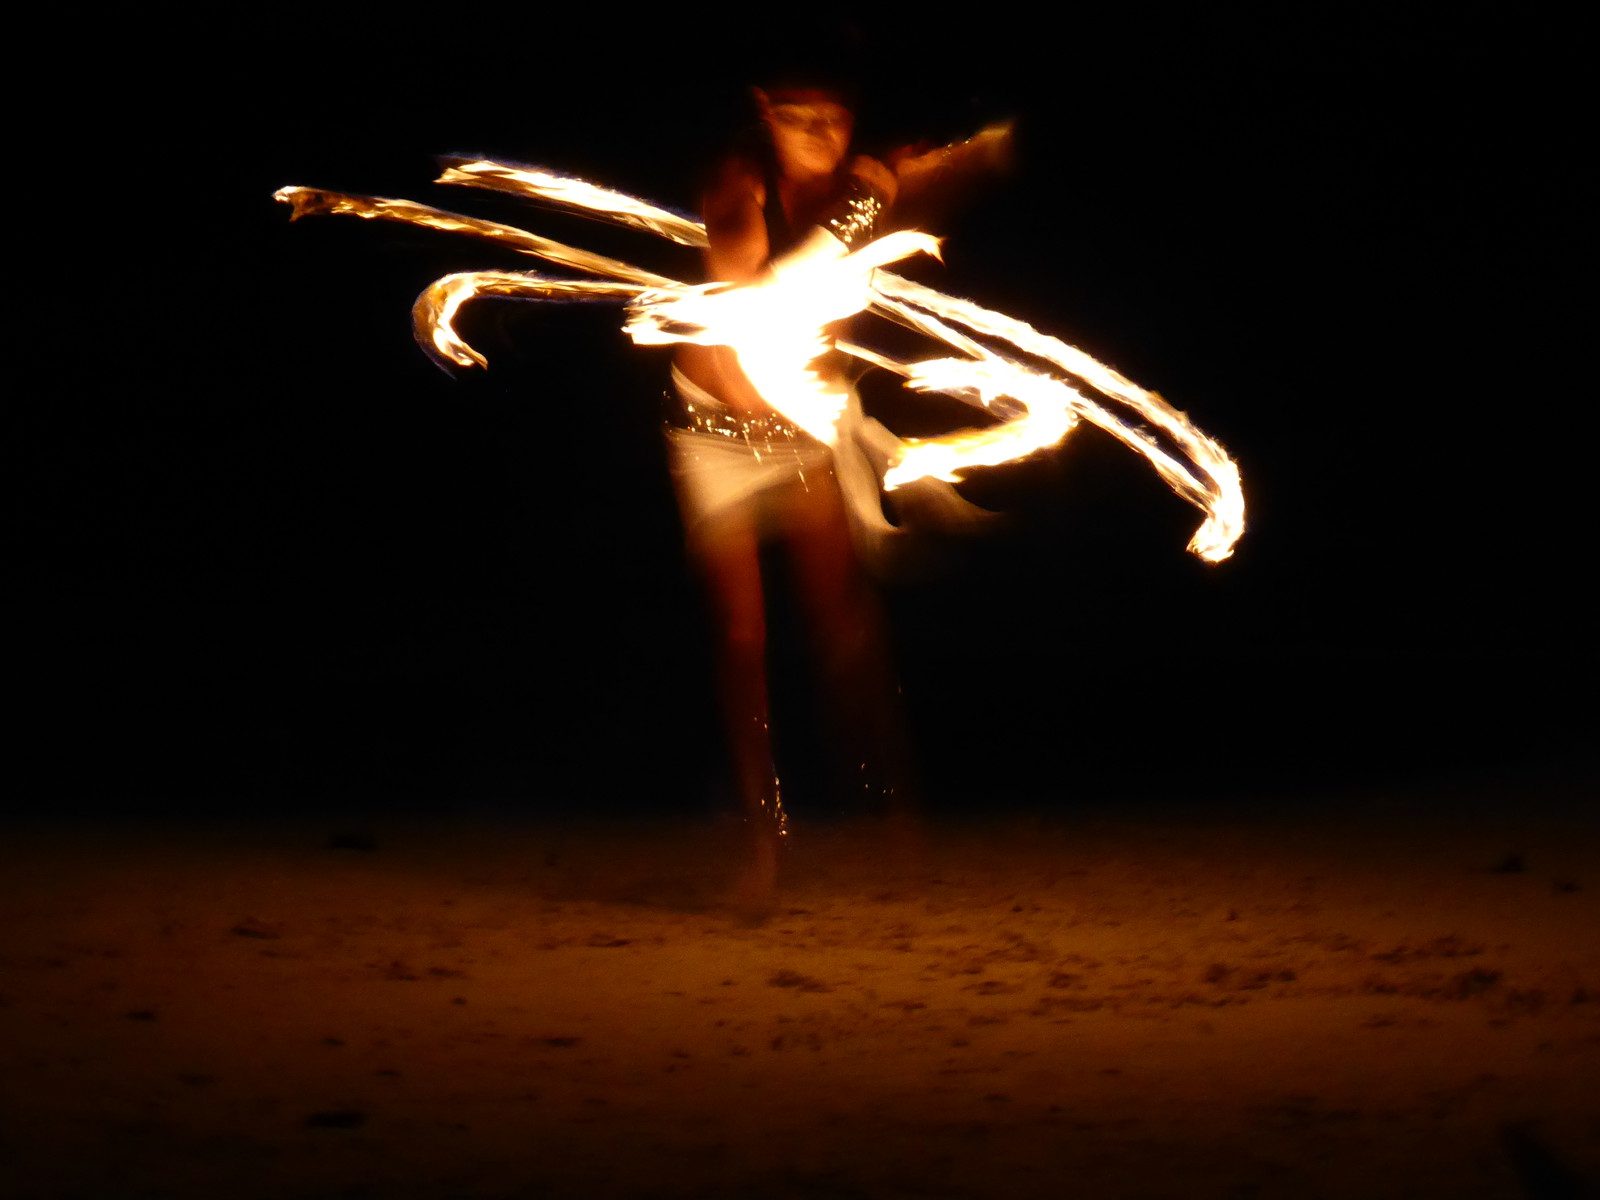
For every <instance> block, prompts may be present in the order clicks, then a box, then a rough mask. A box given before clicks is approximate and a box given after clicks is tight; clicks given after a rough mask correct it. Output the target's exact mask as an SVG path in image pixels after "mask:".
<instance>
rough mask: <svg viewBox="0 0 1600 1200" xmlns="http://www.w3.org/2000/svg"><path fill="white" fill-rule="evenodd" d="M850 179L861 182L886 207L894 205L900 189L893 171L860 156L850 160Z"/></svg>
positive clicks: (873, 159)
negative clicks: (896, 194)
mask: <svg viewBox="0 0 1600 1200" xmlns="http://www.w3.org/2000/svg"><path fill="white" fill-rule="evenodd" d="M850 177H851V178H852V179H856V180H859V181H860V182H861V183H862V185H863V186H865V187H866V189H867V190H868V191H869V192H871V193H872V194H873V195H874V196H876V197H877V198H878V199H879V200H881V201H882V202H883V203H884V204H885V205H889V204H893V203H894V198H895V193H896V192H898V191H899V188H900V184H899V181H898V180H897V179H896V178H895V175H894V172H893V171H891V170H890V169H889V168H888V167H886V166H884V165H883V164H882V163H881V162H879V161H878V160H877V159H875V158H869V157H868V156H867V155H865V154H858V155H856V157H855V158H853V159H851V160H850Z"/></svg>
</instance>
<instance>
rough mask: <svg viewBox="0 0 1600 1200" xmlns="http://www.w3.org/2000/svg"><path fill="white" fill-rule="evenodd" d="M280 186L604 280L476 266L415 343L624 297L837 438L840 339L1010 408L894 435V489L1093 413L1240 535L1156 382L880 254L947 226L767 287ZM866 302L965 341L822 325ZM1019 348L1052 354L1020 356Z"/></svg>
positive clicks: (1008, 452) (965, 467) (292, 193)
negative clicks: (543, 307) (533, 306)
mask: <svg viewBox="0 0 1600 1200" xmlns="http://www.w3.org/2000/svg"><path fill="white" fill-rule="evenodd" d="M438 182H440V183H448V184H459V185H463V186H470V187H479V188H488V189H491V190H495V191H501V192H508V193H510V194H513V195H518V196H522V197H525V198H528V199H532V200H537V201H539V202H541V203H545V204H550V205H556V206H561V207H566V208H572V209H576V210H578V211H581V212H583V213H585V214H587V215H591V216H597V217H601V218H603V219H605V220H608V221H612V222H614V223H617V224H620V225H625V226H628V227H630V228H634V229H641V230H645V231H648V232H651V233H654V234H657V235H659V236H662V237H666V238H669V239H671V240H673V241H676V242H679V243H681V244H684V245H689V246H703V245H704V244H705V230H704V227H703V226H702V225H700V223H699V222H696V221H694V220H692V219H691V218H688V217H685V216H682V215H681V214H678V213H673V212H670V211H668V210H666V209H662V208H659V207H657V206H655V205H652V204H649V203H647V202H645V201H642V200H639V199H636V198H635V197H632V196H626V195H623V194H622V193H619V192H612V191H608V190H606V189H604V188H600V187H596V186H595V185H593V184H590V183H586V182H585V181H583V180H578V179H571V178H567V177H564V176H560V175H556V174H553V173H551V172H548V171H543V170H538V169H535V168H528V167H514V166H507V165H504V164H498V163H491V162H485V161H481V160H474V161H454V162H451V163H449V164H448V165H447V167H446V170H445V172H444V174H443V175H441V176H440V178H439V180H438ZM275 198H276V199H278V200H280V201H282V202H284V203H286V204H289V205H291V206H292V207H293V208H294V216H295V217H302V216H308V215H312V214H316V213H345V214H350V215H354V216H360V217H366V218H378V219H381V220H391V221H403V222H406V223H408V224H414V225H423V226H426V227H428V228H433V229H439V230H443V231H446V232H453V233H467V234H471V235H473V236H476V237H482V238H487V239H489V240H491V241H495V242H498V243H500V244H502V245H504V246H507V247H508V248H510V249H513V250H516V251H517V252H519V253H523V254H531V255H534V256H536V257H539V258H543V259H545V260H547V261H549V262H553V263H557V264H559V265H561V266H564V267H567V268H569V269H572V270H576V271H580V272H583V273H585V274H588V275H593V276H599V277H600V278H599V279H590V280H575V279H559V278H552V277H549V276H544V275H540V274H538V273H536V272H532V271H480V272H467V273H462V274H456V275H450V276H447V277H445V278H444V279H441V280H439V281H438V282H436V283H434V284H432V285H430V286H429V287H428V288H427V289H425V290H424V291H423V293H422V295H421V296H419V297H418V298H417V302H416V304H415V305H414V306H413V309H412V319H413V322H414V327H415V330H416V334H417V340H418V343H419V344H420V345H421V346H422V347H423V349H424V350H426V351H427V352H428V353H429V354H430V355H431V356H432V357H433V358H434V359H435V360H436V361H439V362H440V363H441V364H445V363H448V364H452V365H455V366H459V367H481V366H484V365H486V360H485V358H484V356H483V355H482V354H480V353H478V352H477V351H476V350H474V349H473V348H472V347H471V346H469V345H467V343H466V342H465V340H463V339H462V338H461V337H460V336H459V335H458V334H457V333H456V331H455V329H454V326H453V323H452V322H453V319H454V316H455V314H456V312H457V311H458V310H459V309H460V307H461V305H462V304H464V303H466V302H467V301H468V300H470V299H473V298H475V297H477V296H487V295H493V296H507V297H520V298H533V299H556V298H561V297H574V296H591V297H592V296H616V297H621V298H626V299H629V300H631V301H632V303H631V304H630V306H629V314H628V319H627V323H626V325H625V328H626V330H627V332H628V333H629V335H630V336H631V337H632V338H633V339H634V340H635V341H636V342H639V343H641V344H663V343H670V342H697V343H701V344H708V345H726V346H730V347H732V348H733V349H734V351H735V353H736V354H737V355H738V358H739V362H740V364H741V366H742V367H743V368H744V369H745V372H746V374H747V375H749V377H750V379H751V382H752V383H753V384H755V386H756V388H757V390H759V391H760V393H761V394H762V396H763V397H764V398H765V399H766V400H767V401H768V402H769V403H770V404H771V405H772V406H773V408H775V409H776V410H777V411H779V412H780V413H782V414H783V415H784V416H785V417H787V418H789V419H790V420H791V421H793V422H794V423H795V424H796V425H798V426H799V427H800V428H802V429H804V430H805V431H806V432H807V433H809V434H811V435H812V436H813V437H816V438H817V439H819V440H820V441H823V442H825V443H828V444H830V445H831V444H834V443H835V442H836V440H837V438H838V436H839V422H840V420H841V418H842V416H843V414H844V412H845V408H846V393H845V392H844V391H843V390H842V389H841V388H840V387H839V386H838V385H837V384H834V383H831V382H830V381H829V380H828V379H827V378H826V377H825V376H824V375H822V374H821V373H819V372H818V371H816V370H814V369H813V366H812V364H813V363H814V362H815V360H816V359H817V357H818V356H819V355H820V354H821V353H822V352H823V351H825V350H827V349H829V348H830V347H832V348H835V349H838V350H842V351H843V352H845V353H847V354H851V355H854V356H855V357H857V358H860V359H862V360H864V361H867V362H870V363H872V364H873V365H876V366H880V367H884V368H886V369H888V370H891V371H894V372H896V373H898V374H900V375H901V376H903V377H904V378H905V379H906V382H907V385H908V386H909V387H910V388H912V389H913V390H916V391H921V392H929V391H933V392H941V393H943V394H945V395H949V396H952V397H955V398H957V399H960V400H962V401H964V402H966V403H969V404H972V405H974V406H975V407H978V408H981V409H983V410H985V411H986V412H989V413H991V414H992V415H1003V416H1004V419H1003V420H1001V421H1000V423H999V424H997V425H993V426H990V427H987V428H982V429H975V430H963V431H959V432H956V433H951V434H948V435H945V436H943V437H936V438H925V439H911V440H905V441H901V442H900V444H899V446H898V447H897V448H896V449H895V450H894V452H893V453H891V455H890V467H889V470H888V472H887V474H886V476H885V479H884V485H885V487H888V488H894V487H897V486H899V485H901V484H904V483H908V482H911V481H913V480H916V479H920V478H925V477H928V476H933V477H936V478H940V479H946V480H955V479H959V478H960V477H961V476H962V475H963V473H964V472H966V471H969V470H971V469H973V468H975V467H981V466H994V465H998V464H1000V463H1004V462H1011V461H1013V460H1015V459H1018V458H1022V457H1024V456H1026V455H1028V454H1032V453H1034V452H1036V451H1038V450H1041V449H1044V448H1046V447H1049V446H1053V445H1057V444H1059V443H1060V442H1061V441H1062V440H1063V439H1064V438H1065V437H1067V436H1068V435H1069V434H1070V433H1071V432H1072V430H1073V429H1074V428H1075V427H1076V426H1077V425H1078V424H1079V422H1080V421H1088V422H1089V423H1090V424H1093V425H1096V426H1098V427H1099V428H1101V429H1103V430H1105V431H1106V432H1107V433H1109V434H1111V436H1113V437H1114V438H1116V439H1117V440H1118V441H1120V442H1122V444H1123V445H1125V446H1127V447H1129V448H1130V449H1132V450H1134V451H1136V452H1137V453H1139V454H1141V455H1143V456H1144V458H1145V459H1146V460H1147V461H1148V462H1149V463H1150V465H1151V466H1152V467H1154V468H1155V470H1156V472H1157V473H1158V474H1159V475H1160V476H1161V477H1162V479H1164V480H1165V481H1166V482H1167V485H1168V486H1169V487H1171V488H1172V490H1173V491H1174V492H1176V493H1177V494H1178V495H1179V496H1181V497H1182V498H1183V499H1185V500H1187V501H1188V502H1189V503H1190V504H1193V505H1194V506H1195V507H1196V508H1198V509H1200V510H1201V512H1202V513H1204V514H1205V519H1204V520H1203V522H1202V523H1201V525H1200V527H1199V528H1198V529H1197V530H1196V531H1195V534H1194V536H1193V538H1191V539H1190V542H1189V549H1190V550H1191V551H1192V552H1194V553H1195V554H1197V555H1199V556H1200V557H1201V558H1203V559H1205V560H1207V561H1208V562H1218V561H1221V560H1222V559H1225V558H1227V557H1228V556H1229V555H1230V554H1231V553H1232V552H1233V547H1234V544H1235V543H1236V542H1237V541H1238V540H1239V537H1240V536H1241V535H1242V534H1243V532H1244V495H1243V491H1242V489H1241V486H1240V481H1239V471H1238V468H1237V466H1236V465H1235V464H1234V463H1233V461H1232V460H1231V459H1230V458H1229V457H1228V455H1227V454H1226V452H1225V451H1224V450H1223V449H1222V447H1221V446H1219V445H1218V444H1217V443H1216V442H1215V441H1213V440H1212V439H1211V438H1209V437H1207V436H1206V435H1205V434H1204V433H1202V432H1201V431H1200V430H1199V429H1197V428H1195V426H1194V425H1192V424H1191V423H1190V422H1189V420H1188V418H1187V417H1186V416H1185V415H1184V414H1183V413H1181V412H1179V411H1178V410H1177V409H1175V408H1173V407H1172V405H1170V404H1169V403H1167V401H1166V400H1164V399H1162V397H1161V396H1159V395H1157V394H1156V393H1155V392H1150V391H1146V390H1145V389H1143V388H1141V387H1139V386H1138V385H1137V384H1135V383H1133V382H1132V381H1131V380H1129V379H1127V378H1126V377H1125V376H1123V375H1121V374H1120V373H1118V372H1117V371H1115V370H1113V369H1111V368H1110V367H1107V366H1106V365H1105V364H1103V363H1100V362H1097V361H1096V360H1095V359H1093V358H1091V357H1090V356H1089V355H1087V354H1085V353H1084V352H1083V351H1081V350H1078V349H1076V348H1075V347H1073V346H1070V345H1068V344H1067V343H1065V342H1062V341H1060V340H1059V339H1057V338H1054V337H1050V336H1048V335H1046V334H1042V333H1040V332H1039V331H1038V330H1036V329H1034V328H1033V327H1032V326H1029V325H1027V324H1025V323H1023V322H1021V321H1017V320H1015V319H1013V318H1011V317H1007V316H1005V315H1004V314H1002V313H998V312H994V311H992V310H990V309H986V308H983V307H981V306H979V305H976V304H973V303H972V302H971V301H967V300H961V299H958V298H956V297H952V296H947V295H944V294H943V293H941V292H938V291H935V290H934V289H932V288H929V287H925V286H923V285H921V284H917V283H913V282H911V281H910V280H906V279H902V278H900V277H898V276H895V275H893V274H891V273H889V272H888V271H885V270H882V269H880V268H882V267H883V266H885V265H886V264H888V263H892V262H897V261H899V260H901V259H904V258H907V257H909V256H911V255H913V254H918V253H928V254H937V247H938V243H937V241H936V240H935V239H933V238H931V237H929V236H928V235H926V234H922V233H914V232H899V233H892V234H889V235H888V236H886V237H883V238H879V239H877V240H876V241H874V242H871V243H869V244H868V245H866V246H863V247H862V248H860V249H859V250H857V251H855V252H854V253H851V254H845V253H844V251H843V247H842V245H840V244H839V243H837V242H833V243H832V245H831V246H829V245H827V244H826V243H827V242H828V241H831V239H827V238H826V235H823V239H824V241H823V242H821V243H816V244H813V246H812V251H811V252H810V253H807V254H803V255H801V256H798V257H791V258H790V259H788V260H786V261H785V262H784V263H782V264H780V266H779V267H778V269H776V270H775V271H774V272H773V273H772V274H771V276H770V277H769V278H767V279H765V280H763V281H761V282H760V283H758V284H754V285H751V286H747V287H739V288H734V287H731V286H730V285H727V284H723V283H712V284H704V285H698V286H696V285H690V284H685V283H681V282H679V281H677V280H673V279H668V278H666V277H664V276H660V275H656V274H653V273H652V272H649V271H645V270H641V269H640V268H638V267H634V266H632V265H630V264H628V263H624V262H620V261H618V260H616V259H612V258H608V257H606V256H604V255H599V254H593V253H590V252H589V251H586V250H581V249H577V248H575V247H572V246H567V245H565V244H563V243H560V242H555V241H552V240H550V239H548V238H544V237H541V236H539V235H537V234H532V233H528V232H526V231H524V230H520V229H516V228H514V227H512V226H508V225H502V224H499V223H496V222H493V221H483V220H478V219H476V218H473V217H465V216H460V215H458V214H455V213H448V212H444V211H442V210H440V209H436V208H431V207H429V206H427V205H422V204H415V203H412V202H410V201H405V200H389V199H383V198H379V197H372V196H352V195H343V194H339V193H333V192H323V191H318V190H316V189H313V188H303V187H285V188H281V189H279V191H278V192H277V193H276V194H275ZM859 312H872V313H875V314H878V315H880V316H883V317H885V318H887V319H889V320H892V321H895V322H897V323H899V324H902V325H906V326H909V327H910V328H913V329H915V330H917V331H919V332H921V333H923V334H924V335H926V336H928V337H930V338H932V339H935V340H937V341H939V342H942V343H944V345H945V346H947V347H948V348H950V349H952V350H954V351H956V354H957V355H958V356H957V357H942V358H931V359H926V360H921V361H903V360H900V359H895V358H892V357H889V356H886V355H882V354H879V353H876V352H874V351H872V350H870V349H867V348H865V347H862V346H857V345H854V344H850V343H845V342H839V341H834V340H832V339H831V338H830V337H829V336H828V334H827V332H826V329H827V327H828V326H830V325H831V324H833V323H835V322H837V321H839V320H841V319H843V318H845V317H849V316H851V315H854V314H856V313H859ZM1013 354H1014V355H1017V356H1019V357H1020V356H1027V357H1029V358H1031V359H1034V360H1038V361H1040V362H1042V363H1043V364H1047V366H1046V367H1045V368H1044V369H1033V368H1031V367H1026V366H1023V365H1022V363H1021V362H1019V361H1018V360H1017V358H1015V357H1012V355H1013ZM1058 373H1059V374H1058ZM1068 379H1072V380H1076V381H1077V382H1078V383H1080V384H1084V385H1087V387H1088V388H1090V389H1092V390H1093V391H1095V392H1096V393H1098V395H1099V398H1098V399H1091V398H1090V397H1089V396H1087V395H1086V394H1085V393H1084V392H1082V391H1080V390H1078V388H1076V387H1074V386H1073V385H1072V384H1071V383H1069V382H1068ZM1018 409H1020V410H1021V411H1020V412H1019V411H1017V410H1018Z"/></svg>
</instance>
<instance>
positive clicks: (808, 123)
mask: <svg viewBox="0 0 1600 1200" xmlns="http://www.w3.org/2000/svg"><path fill="white" fill-rule="evenodd" d="M757 97H758V98H759V101H760V105H761V117H762V120H764V121H765V122H766V123H767V128H768V129H769V130H771V133H772V147H773V150H774V152H775V153H776V154H777V156H778V166H779V168H780V169H782V170H784V171H785V172H787V173H798V174H828V173H830V172H832V171H834V170H837V169H838V166H839V164H840V163H841V162H843V161H844V156H845V153H846V152H847V151H848V150H849V149H850V134H851V131H852V129H853V128H854V125H855V118H854V116H853V115H852V114H851V112H850V110H849V109H848V108H847V107H845V106H844V105H843V104H841V103H840V102H839V101H838V100H837V99H835V98H834V97H833V96H832V95H830V94H829V93H827V92H822V91H811V90H809V89H808V90H803V91H801V90H796V91H782V92H774V93H772V95H770V96H769V95H767V94H766V93H764V92H758V93H757Z"/></svg>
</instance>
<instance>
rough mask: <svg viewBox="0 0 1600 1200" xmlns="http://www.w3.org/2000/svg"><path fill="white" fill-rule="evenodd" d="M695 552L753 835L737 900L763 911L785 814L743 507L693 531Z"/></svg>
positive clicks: (772, 889)
mask: <svg viewBox="0 0 1600 1200" xmlns="http://www.w3.org/2000/svg"><path fill="white" fill-rule="evenodd" d="M690 552H691V554H692V555H693V557H694V561H695V563H696V565H697V566H698V567H699V569H700V573H701V575H702V577H703V579H704V582H705V587H706V595H707V599H708V600H709V602H710V605H711V616H712V625H713V637H714V638H715V639H716V645H715V649H714V654H715V656H716V672H717V686H718V692H719V697H720V700H721V703H722V715H723V722H724V727H725V729H726V731H727V737H728V748H729V753H730V755H731V757H732V766H733V774H734V785H735V787H737V788H738V791H739V800H740V804H741V806H742V808H743V812H744V821H745V826H746V829H747V832H748V839H749V852H748V858H747V859H746V861H745V863H744V865H743V867H742V868H741V871H740V875H739V881H738V884H737V885H736V889H735V895H734V902H735V904H736V905H737V906H738V907H739V908H740V909H741V910H742V911H744V912H745V913H746V914H747V915H750V916H762V915H765V914H766V913H767V912H769V911H770V910H771V908H772V907H773V905H774V904H775V903H776V889H777V879H778V841H779V839H780V838H781V837H782V836H783V822H784V813H783V808H782V804H781V801H780V798H779V795H778V779H777V772H776V770H775V768H774V765H773V759H772V734H771V730H770V728H769V724H768V700H767V659H766V653H767V630H766V613H765V609H764V603H763V596H762V589H761V558H760V547H759V543H758V539H757V535H756V528H755V525H754V523H753V521H752V520H751V519H750V518H749V516H748V515H745V514H728V515H724V516H719V517H717V518H716V519H715V520H714V521H713V522H707V523H706V525H705V527H703V528H701V529H699V530H697V531H696V532H695V534H694V535H693V536H692V537H691V538H690Z"/></svg>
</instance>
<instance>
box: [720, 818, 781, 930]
mask: <svg viewBox="0 0 1600 1200" xmlns="http://www.w3.org/2000/svg"><path fill="white" fill-rule="evenodd" d="M729 904H730V907H732V909H733V911H734V913H735V914H736V915H737V916H738V918H739V920H740V921H741V922H743V923H744V924H748V925H759V924H761V923H762V922H763V921H765V920H766V919H767V918H768V917H770V916H771V915H772V914H773V912H774V911H775V910H776V909H777V907H778V839H777V837H776V836H774V835H773V834H771V833H764V835H762V836H757V837H754V838H751V839H750V850H749V854H748V857H746V859H745V862H744V866H742V867H741V868H740V870H739V877H738V879H736V880H735V881H734V885H733V895H732V897H731V898H730V900H729Z"/></svg>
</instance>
